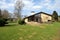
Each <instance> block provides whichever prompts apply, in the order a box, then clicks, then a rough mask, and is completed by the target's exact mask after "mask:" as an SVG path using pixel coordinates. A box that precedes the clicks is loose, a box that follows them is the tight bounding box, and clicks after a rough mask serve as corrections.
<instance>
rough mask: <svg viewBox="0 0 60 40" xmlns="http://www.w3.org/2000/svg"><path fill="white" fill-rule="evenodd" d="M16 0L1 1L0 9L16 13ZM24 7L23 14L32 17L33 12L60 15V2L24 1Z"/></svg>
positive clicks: (50, 0) (44, 0) (55, 0)
mask: <svg viewBox="0 0 60 40" xmlns="http://www.w3.org/2000/svg"><path fill="white" fill-rule="evenodd" d="M15 2H16V0H0V9H2V10H4V9H6V10H8V11H9V12H11V13H13V12H14V4H15ZM23 3H24V7H23V10H22V13H23V14H24V15H30V14H31V11H35V12H36V13H38V12H41V11H42V12H46V13H49V14H52V12H53V11H54V10H56V11H57V12H58V14H59V15H60V0H23Z"/></svg>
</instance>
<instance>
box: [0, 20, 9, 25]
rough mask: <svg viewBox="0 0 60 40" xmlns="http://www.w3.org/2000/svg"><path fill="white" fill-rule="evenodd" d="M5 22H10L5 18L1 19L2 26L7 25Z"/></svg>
mask: <svg viewBox="0 0 60 40" xmlns="http://www.w3.org/2000/svg"><path fill="white" fill-rule="evenodd" d="M5 24H8V23H7V21H6V20H5V19H0V26H5Z"/></svg>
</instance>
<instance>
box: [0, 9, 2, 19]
mask: <svg viewBox="0 0 60 40" xmlns="http://www.w3.org/2000/svg"><path fill="white" fill-rule="evenodd" d="M1 16H2V15H1V9H0V18H1Z"/></svg>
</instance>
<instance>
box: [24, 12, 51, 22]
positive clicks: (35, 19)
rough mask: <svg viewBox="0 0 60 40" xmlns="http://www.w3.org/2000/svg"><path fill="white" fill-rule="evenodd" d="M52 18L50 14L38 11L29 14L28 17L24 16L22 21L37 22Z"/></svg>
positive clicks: (47, 20)
mask: <svg viewBox="0 0 60 40" xmlns="http://www.w3.org/2000/svg"><path fill="white" fill-rule="evenodd" d="M51 20H52V15H50V14H47V13H44V12H39V13H36V14H33V15H30V16H28V17H25V18H24V21H25V22H26V23H27V22H38V23H44V22H49V21H51Z"/></svg>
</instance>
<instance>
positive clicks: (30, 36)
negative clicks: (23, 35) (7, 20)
mask: <svg viewBox="0 0 60 40" xmlns="http://www.w3.org/2000/svg"><path fill="white" fill-rule="evenodd" d="M36 34H37V33H36V32H33V33H32V34H31V35H29V36H28V38H32V37H33V36H34V35H36Z"/></svg>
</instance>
